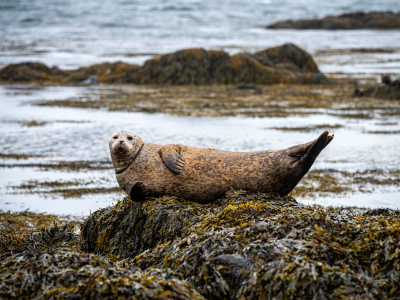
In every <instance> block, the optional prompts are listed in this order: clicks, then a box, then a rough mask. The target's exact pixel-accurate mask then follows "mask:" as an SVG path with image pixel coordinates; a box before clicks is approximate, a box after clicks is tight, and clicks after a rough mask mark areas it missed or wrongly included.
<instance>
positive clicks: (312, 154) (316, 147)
mask: <svg viewBox="0 0 400 300" xmlns="http://www.w3.org/2000/svg"><path fill="white" fill-rule="evenodd" d="M332 139H333V134H332V135H329V131H325V132H324V133H322V134H321V135H320V136H319V137H318V138H317V139H315V140H313V141H311V142H308V143H305V144H301V145H297V146H293V147H290V148H288V149H287V150H286V154H287V155H289V156H291V157H294V158H297V160H296V161H295V164H296V166H297V168H298V170H299V175H300V176H301V177H303V176H304V175H305V174H306V173H307V172H308V170H310V168H311V166H312V165H313V163H314V161H315V159H316V158H317V157H318V155H319V154H320V153H321V151H322V150H324V149H325V147H326V146H328V144H329V143H330V142H331V141H332Z"/></svg>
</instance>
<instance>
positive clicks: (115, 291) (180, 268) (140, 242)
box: [0, 190, 400, 299]
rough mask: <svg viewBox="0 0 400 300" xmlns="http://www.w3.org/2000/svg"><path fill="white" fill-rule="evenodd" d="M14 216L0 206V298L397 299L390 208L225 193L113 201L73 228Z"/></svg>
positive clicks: (395, 224) (394, 213)
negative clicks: (14, 244)
mask: <svg viewBox="0 0 400 300" xmlns="http://www.w3.org/2000/svg"><path fill="white" fill-rule="evenodd" d="M26 216H28V217H29V218H28V219H29V220H32V217H34V216H35V214H34V213H29V214H26ZM24 217H25V216H24V215H19V214H10V213H8V214H7V213H3V214H1V226H2V231H1V232H0V233H1V236H0V238H1V244H0V250H1V253H2V256H1V261H0V270H1V271H0V274H1V278H2V281H1V282H2V283H1V287H2V289H1V291H0V296H1V297H2V298H6V299H15V298H19V299H32V298H34V297H38V298H43V299H67V298H68V299H78V298H79V299H81V298H85V299H96V298H102V299H115V298H126V297H130V298H132V299H265V298H266V299H274V298H275V299H278V298H280V299H311V298H313V297H314V298H315V299H397V298H398V297H399V296H400V291H399V286H400V285H399V281H400V265H399V263H400V250H399V249H400V248H399V240H400V222H399V218H400V212H399V211H398V210H393V209H385V208H381V209H374V210H369V211H365V210H362V209H357V208H322V207H319V206H305V205H302V204H299V203H298V202H297V201H296V200H295V199H293V198H291V197H288V196H286V197H281V196H279V195H273V194H261V193H248V192H245V191H233V190H231V191H229V192H227V195H226V197H224V198H222V199H220V200H218V201H216V202H214V203H212V204H205V205H204V204H203V205H202V204H197V203H192V202H189V201H186V200H183V199H177V198H175V197H167V196H164V197H160V198H149V199H147V200H146V201H145V202H142V203H134V202H132V201H131V200H130V199H129V198H125V199H123V200H121V201H119V202H118V203H117V204H116V205H114V206H109V207H106V208H104V209H100V210H98V211H96V212H94V213H92V214H91V215H90V216H89V217H88V218H86V220H84V221H83V222H82V223H81V232H80V235H77V234H75V233H72V231H71V226H70V225H68V224H70V223H68V222H67V223H65V224H67V226H65V225H63V226H54V225H52V226H47V225H49V224H50V222H51V221H54V218H55V217H54V216H49V217H46V216H39V215H38V216H37V218H38V219H39V220H41V222H36V223H34V225H35V226H37V227H39V228H41V229H40V230H39V231H38V232H36V233H34V234H32V229H31V228H29V229H28V228H26V226H28V225H29V224H28V223H27V222H25V221H24V220H25V219H24ZM62 224H63V223H62ZM56 227H57V229H54V228H56ZM11 229H12V230H14V232H15V234H14V237H15V240H19V241H20V243H21V245H20V248H18V249H17V248H14V251H13V253H10V251H9V250H8V248H7V247H8V246H9V241H8V240H7V238H8V236H6V235H5V234H4V233H5V232H8V233H11ZM71 234H73V235H74V237H75V238H71V237H72V236H71ZM32 236H36V239H35V240H33V239H32V238H30V239H29V238H27V237H32ZM7 245H8V246H7ZM24 245H25V247H24ZM32 245H36V248H35V247H33V246H32ZM38 245H41V246H40V247H37V246H38ZM26 246H28V247H26Z"/></svg>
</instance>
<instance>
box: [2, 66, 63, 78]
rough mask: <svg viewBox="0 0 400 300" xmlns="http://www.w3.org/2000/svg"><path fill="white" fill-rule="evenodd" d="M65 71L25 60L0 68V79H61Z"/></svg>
mask: <svg viewBox="0 0 400 300" xmlns="http://www.w3.org/2000/svg"><path fill="white" fill-rule="evenodd" d="M66 75H67V72H65V71H61V70H59V69H57V68H55V67H54V68H51V69H50V68H49V67H47V66H46V65H44V64H41V63H35V62H26V63H19V64H11V65H8V66H6V67H4V68H3V69H1V70H0V80H2V81H8V82H10V83H14V82H30V81H35V82H44V81H56V82H57V81H58V82H60V81H62V80H63V78H64V77H65V76H66Z"/></svg>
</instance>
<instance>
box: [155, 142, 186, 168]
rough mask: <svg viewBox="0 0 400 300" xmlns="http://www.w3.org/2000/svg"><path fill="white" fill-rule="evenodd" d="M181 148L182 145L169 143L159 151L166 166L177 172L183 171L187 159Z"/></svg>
mask: <svg viewBox="0 0 400 300" xmlns="http://www.w3.org/2000/svg"><path fill="white" fill-rule="evenodd" d="M181 150H182V147H181V146H180V145H167V146H164V147H162V148H161V149H160V150H159V151H158V153H159V154H160V156H161V158H162V160H163V162H164V164H165V166H166V167H167V168H168V169H169V170H170V171H171V172H172V173H175V174H180V173H182V169H183V167H184V165H185V160H184V158H183V157H182V156H181Z"/></svg>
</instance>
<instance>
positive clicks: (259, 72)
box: [0, 44, 327, 85]
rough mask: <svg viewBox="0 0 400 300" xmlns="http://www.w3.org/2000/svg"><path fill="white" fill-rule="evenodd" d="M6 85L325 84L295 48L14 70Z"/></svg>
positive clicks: (8, 71) (4, 74) (3, 75)
mask: <svg viewBox="0 0 400 300" xmlns="http://www.w3.org/2000/svg"><path fill="white" fill-rule="evenodd" d="M0 81H3V82H5V83H28V82H37V83H43V84H55V83H58V84H95V83H97V82H101V83H136V84H163V85H169V84H171V85H209V84H242V83H244V84H246V83H253V84H273V83H299V84H310V83H324V82H326V81H327V79H326V77H325V76H324V75H323V74H322V73H320V71H319V70H318V67H317V65H316V64H315V62H314V60H313V59H312V57H311V56H310V55H309V54H308V53H307V52H305V51H304V50H302V49H300V48H299V47H297V46H295V45H293V44H285V45H282V46H279V47H274V48H271V49H266V50H264V51H260V52H257V53H255V54H253V55H251V54H247V53H240V54H236V55H232V56H229V55H228V54H227V53H226V52H224V51H216V50H209V51H206V50H204V49H200V48H196V49H186V50H181V51H178V52H175V53H171V54H165V55H161V56H156V57H154V58H151V59H149V60H148V61H146V62H145V63H144V65H143V66H138V65H132V64H126V63H121V62H118V63H104V64H98V65H93V66H89V67H84V68H80V69H78V70H71V71H64V70H60V69H58V68H56V67H53V68H49V67H47V66H45V65H43V64H41V63H31V62H27V63H20V64H12V65H8V66H6V67H4V68H3V69H1V70H0Z"/></svg>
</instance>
